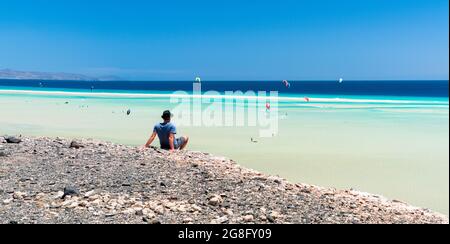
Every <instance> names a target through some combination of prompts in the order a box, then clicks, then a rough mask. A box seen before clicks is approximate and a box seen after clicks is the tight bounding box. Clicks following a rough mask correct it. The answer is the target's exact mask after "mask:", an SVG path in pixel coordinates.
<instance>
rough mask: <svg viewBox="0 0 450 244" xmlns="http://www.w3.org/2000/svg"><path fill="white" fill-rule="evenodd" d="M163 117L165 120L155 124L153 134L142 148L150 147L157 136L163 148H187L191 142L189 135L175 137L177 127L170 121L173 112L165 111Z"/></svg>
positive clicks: (173, 149)
mask: <svg viewBox="0 0 450 244" xmlns="http://www.w3.org/2000/svg"><path fill="white" fill-rule="evenodd" d="M161 118H162V119H163V120H164V122H162V123H158V124H156V125H155V127H154V128H153V134H152V135H151V136H150V138H149V139H148V141H147V143H146V144H145V145H144V146H143V148H142V149H146V148H148V147H150V145H151V144H152V143H153V141H154V140H155V138H156V136H158V138H159V142H160V145H161V149H164V150H170V151H175V150H183V149H185V148H186V146H187V144H188V143H189V137H187V136H182V137H179V138H176V137H175V136H176V134H177V127H176V126H175V125H174V124H173V123H171V122H170V120H171V119H172V113H171V112H170V111H168V110H167V111H164V113H163V115H162V116H161Z"/></svg>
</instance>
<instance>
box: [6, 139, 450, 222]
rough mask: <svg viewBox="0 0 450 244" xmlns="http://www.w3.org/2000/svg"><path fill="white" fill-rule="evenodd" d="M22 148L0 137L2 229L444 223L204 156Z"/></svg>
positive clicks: (51, 142)
mask: <svg viewBox="0 0 450 244" xmlns="http://www.w3.org/2000/svg"><path fill="white" fill-rule="evenodd" d="M6 139H8V140H6ZM19 139H21V142H19V143H17V141H16V140H11V138H7V137H0V223H5V224H7V223H11V224H14V223H19V224H22V223H25V224H28V223H44V224H46V223H49V224H50V223H52V224H53V223H57V224H59V223H64V224H69V223H70V224H71V223H83V224H89V223H102V224H104V223H114V224H118V223H126V224H128V223H129V224H159V223H162V224H182V223H186V224H191V223H194V224H211V223H212V224H234V223H249V224H250V223H258V224H261V223H262V224H269V223H277V224H278V223H279V224H281V223H300V224H325V223H326V224H332V223H346V224H347V223H348V224H371V223H397V224H413V223H433V224H434V223H446V224H448V218H447V217H445V216H443V215H441V214H438V213H434V212H432V211H430V210H427V209H422V208H416V207H412V206H409V205H407V204H406V203H402V202H399V201H390V200H387V199H385V198H383V197H381V196H377V195H371V194H367V193H361V192H356V191H350V190H335V189H329V188H321V187H317V186H311V185H305V184H291V183H289V182H287V181H285V180H284V179H281V178H279V177H274V176H268V175H264V174H261V173H259V172H256V171H253V170H249V169H246V168H243V167H241V166H239V165H238V164H236V163H235V162H234V161H232V160H229V159H226V158H222V157H215V156H213V155H210V154H207V153H201V152H192V151H183V152H176V153H169V152H166V151H162V150H159V149H156V148H151V149H148V150H146V151H140V150H139V149H137V148H133V147H128V146H123V145H117V144H112V143H108V142H101V141H95V140H78V141H75V142H74V141H72V140H66V139H61V138H19ZM7 141H9V143H8V142H7ZM64 190H66V194H68V195H67V196H64V199H63V195H64Z"/></svg>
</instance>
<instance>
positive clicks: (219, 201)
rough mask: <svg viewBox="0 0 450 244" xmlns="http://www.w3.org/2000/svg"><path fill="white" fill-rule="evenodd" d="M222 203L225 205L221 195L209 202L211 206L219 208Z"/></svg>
mask: <svg viewBox="0 0 450 244" xmlns="http://www.w3.org/2000/svg"><path fill="white" fill-rule="evenodd" d="M222 203H223V199H222V197H220V196H219V195H215V196H213V197H211V198H210V199H209V201H208V204H209V205H211V206H219V205H220V204H222Z"/></svg>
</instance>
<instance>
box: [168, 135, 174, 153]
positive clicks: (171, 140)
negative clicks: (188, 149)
mask: <svg viewBox="0 0 450 244" xmlns="http://www.w3.org/2000/svg"><path fill="white" fill-rule="evenodd" d="M174 141H175V135H174V134H173V133H170V135H169V146H170V151H175V144H174Z"/></svg>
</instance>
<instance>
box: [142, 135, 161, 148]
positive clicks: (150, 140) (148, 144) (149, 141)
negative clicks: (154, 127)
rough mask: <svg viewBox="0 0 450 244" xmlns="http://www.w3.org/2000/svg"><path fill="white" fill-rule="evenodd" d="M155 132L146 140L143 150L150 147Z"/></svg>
mask: <svg viewBox="0 0 450 244" xmlns="http://www.w3.org/2000/svg"><path fill="white" fill-rule="evenodd" d="M156 135H157V134H156V132H153V134H152V135H151V136H150V138H149V139H148V141H147V143H145V145H144V146H143V147H142V148H143V149H145V148H148V147H150V145H151V144H152V143H153V141H154V140H155V138H156Z"/></svg>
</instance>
